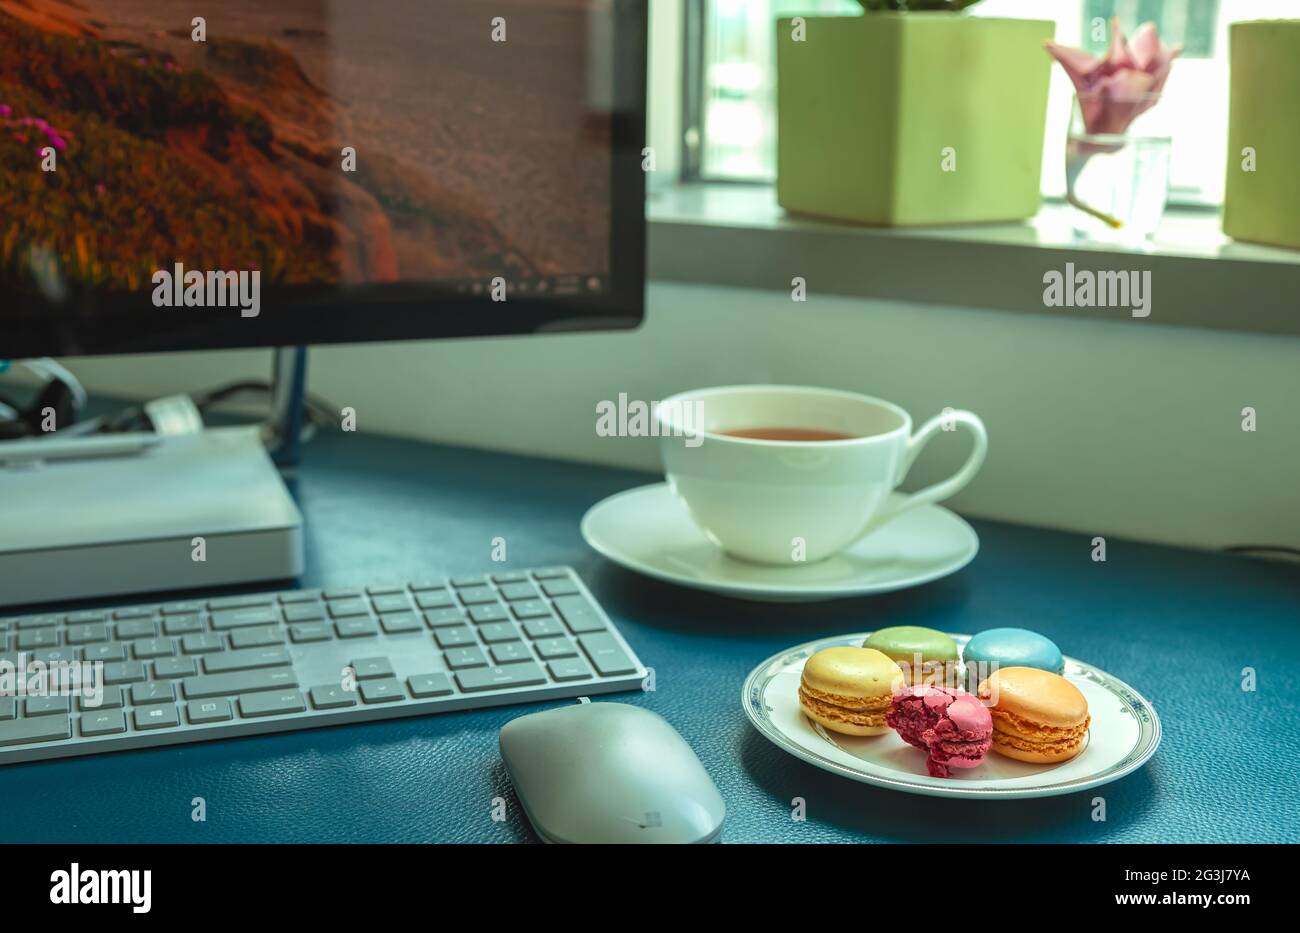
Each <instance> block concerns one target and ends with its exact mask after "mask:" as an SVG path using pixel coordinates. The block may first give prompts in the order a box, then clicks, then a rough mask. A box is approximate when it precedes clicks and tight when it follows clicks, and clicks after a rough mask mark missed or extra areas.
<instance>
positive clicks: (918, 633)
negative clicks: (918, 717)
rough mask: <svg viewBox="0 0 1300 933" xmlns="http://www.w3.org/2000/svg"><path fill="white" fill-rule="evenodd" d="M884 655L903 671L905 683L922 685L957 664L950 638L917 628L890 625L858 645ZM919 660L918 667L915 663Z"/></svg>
mask: <svg viewBox="0 0 1300 933" xmlns="http://www.w3.org/2000/svg"><path fill="white" fill-rule="evenodd" d="M862 647H864V648H875V649H876V650H877V651H879V652H881V653H883V654H886V655H888V656H889V657H890V659H892V660H893V661H894V663H895V664H897V665H898V666H899V668H900V669H901V670H902V671H903V674H904V676H906V678H907V680H908V682H909V683H913V684H919V683H925V682H926V680H927V678H928V677H930V676H931V675H932V674H939V675H942V674H943V671H944V669H945V668H948V667H955V666H956V664H957V643H956V642H955V641H953V640H952V636H951V635H946V634H944V633H943V632H940V631H939V630H938V629H932V628H925V627H924V626H921V625H894V626H891V627H889V628H882V629H879V630H878V631H875V632H872V633H871V635H870V636H869V637H868V638H867V640H866V641H864V642H863V643H862ZM918 660H919V662H920V663H919V664H918V663H917V662H918Z"/></svg>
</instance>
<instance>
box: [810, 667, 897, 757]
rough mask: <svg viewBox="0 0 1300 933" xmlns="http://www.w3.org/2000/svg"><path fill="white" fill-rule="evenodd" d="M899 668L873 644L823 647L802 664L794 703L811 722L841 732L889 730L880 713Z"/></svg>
mask: <svg viewBox="0 0 1300 933" xmlns="http://www.w3.org/2000/svg"><path fill="white" fill-rule="evenodd" d="M902 686H903V672H902V671H900V670H899V669H898V665H897V664H895V663H894V662H893V660H891V659H890V658H889V656H888V655H886V654H883V653H882V652H879V651H876V650H875V649H874V648H854V647H847V646H846V647H842V648H824V649H822V650H821V651H818V652H817V653H816V654H814V655H813V656H812V657H811V658H809V659H808V660H807V662H806V663H805V664H804V666H803V676H802V677H801V678H800V680H799V705H800V706H801V707H802V708H803V711H804V714H805V715H806V716H807V717H808V718H809V719H811V720H812V721H813V722H817V723H821V725H823V726H825V727H826V728H827V729H830V730H831V731H832V732H840V733H843V734H844V735H883V734H884V733H886V732H889V731H890V729H889V726H888V725H887V724H886V723H885V713H887V712H889V707H890V703H891V702H892V701H893V697H894V692H895V691H897V690H900V689H902Z"/></svg>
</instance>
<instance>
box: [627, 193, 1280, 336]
mask: <svg viewBox="0 0 1300 933" xmlns="http://www.w3.org/2000/svg"><path fill="white" fill-rule="evenodd" d="M1072 210H1073V209H1072V208H1070V207H1068V206H1066V205H1064V204H1053V203H1048V204H1045V205H1044V206H1043V209H1042V210H1041V211H1040V212H1039V213H1038V215H1037V216H1036V217H1034V218H1033V219H1032V220H1030V221H1027V222H1023V223H1009V224H983V225H966V226H954V227H908V228H896V227H858V226H853V225H849V224H839V223H834V222H826V221H818V220H814V219H806V218H802V217H796V216H794V215H790V214H787V213H785V211H784V210H782V209H781V208H780V207H779V206H778V205H777V203H776V196H775V192H774V190H773V189H772V188H771V187H767V186H761V185H754V186H750V185H730V184H698V185H678V186H673V187H668V188H663V189H659V190H652V191H651V193H650V195H649V198H648V199H647V202H646V213H647V217H648V220H649V225H650V232H649V274H650V278H652V279H660V280H667V281H677V282H692V283H698V284H711V285H727V286H735V287H742V288H768V289H779V290H782V291H789V290H790V289H791V279H792V278H794V277H795V276H802V277H803V279H804V280H805V281H806V283H807V288H808V291H809V292H810V293H812V294H816V293H818V292H822V293H830V294H835V295H846V296H855V297H861V298H874V299H883V300H892V301H906V302H918V303H922V304H936V305H948V306H959V307H976V308H988V309H996V310H1001V311H1024V312H1031V313H1037V314H1056V315H1061V314H1068V315H1070V316H1071V317H1090V318H1096V319H1099V320H1115V321H1119V320H1124V321H1127V320H1132V319H1133V318H1132V315H1131V314H1130V313H1129V311H1128V310H1127V309H1118V308H1114V307H1109V308H1090V307H1067V308H1061V307H1048V306H1047V305H1046V304H1045V303H1044V289H1045V285H1044V276H1045V275H1046V273H1048V272H1049V271H1052V270H1056V271H1058V272H1061V273H1062V274H1064V273H1065V270H1066V263H1072V264H1073V267H1074V269H1075V270H1077V271H1082V270H1090V271H1093V272H1104V271H1129V270H1137V271H1147V270H1149V271H1150V272H1151V305H1150V314H1149V316H1148V317H1145V318H1142V319H1140V320H1141V321H1142V322H1143V323H1151V324H1173V325H1178V326H1183V327H1203V328H1213V329H1218V330H1232V331H1245V332H1250V333H1265V334H1290V335H1300V309H1298V308H1297V306H1296V298H1297V296H1298V295H1300V250H1288V249H1281V248H1276V247H1268V246H1257V245H1255V244H1251V243H1240V242H1236V241H1234V240H1231V239H1229V238H1227V237H1225V236H1224V235H1223V233H1222V231H1221V230H1220V228H1219V215H1218V213H1217V212H1208V211H1189V210H1171V211H1170V212H1169V213H1168V214H1167V215H1166V217H1165V220H1164V223H1163V224H1162V225H1161V227H1160V230H1159V231H1158V234H1157V236H1156V238H1155V240H1154V242H1153V243H1152V244H1150V246H1149V247H1148V248H1146V249H1143V250H1128V249H1125V248H1123V247H1115V246H1110V245H1105V244H1094V243H1086V242H1079V241H1076V240H1075V239H1074V236H1073V234H1072V232H1071V230H1070V214H1071V211H1072Z"/></svg>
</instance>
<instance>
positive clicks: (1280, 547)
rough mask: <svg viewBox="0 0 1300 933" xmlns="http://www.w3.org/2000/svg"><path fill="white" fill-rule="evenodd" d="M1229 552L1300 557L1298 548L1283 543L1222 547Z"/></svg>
mask: <svg viewBox="0 0 1300 933" xmlns="http://www.w3.org/2000/svg"><path fill="white" fill-rule="evenodd" d="M1224 550H1225V551H1227V552H1228V553H1229V554H1286V555H1288V556H1290V557H1300V548H1296V547H1288V546H1287V545H1285V544H1233V545H1230V546H1229V547H1225V548H1224Z"/></svg>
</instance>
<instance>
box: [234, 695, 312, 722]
mask: <svg viewBox="0 0 1300 933" xmlns="http://www.w3.org/2000/svg"><path fill="white" fill-rule="evenodd" d="M306 711H307V704H306V702H304V700H303V698H302V693H301V692H300V691H298V690H282V691H280V692H279V693H249V694H246V695H244V696H241V697H240V698H239V715H241V716H246V717H249V718H252V717H255V716H278V715H280V714H281V713H304V712H306Z"/></svg>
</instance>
